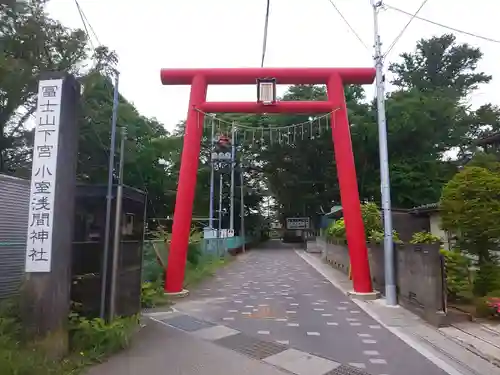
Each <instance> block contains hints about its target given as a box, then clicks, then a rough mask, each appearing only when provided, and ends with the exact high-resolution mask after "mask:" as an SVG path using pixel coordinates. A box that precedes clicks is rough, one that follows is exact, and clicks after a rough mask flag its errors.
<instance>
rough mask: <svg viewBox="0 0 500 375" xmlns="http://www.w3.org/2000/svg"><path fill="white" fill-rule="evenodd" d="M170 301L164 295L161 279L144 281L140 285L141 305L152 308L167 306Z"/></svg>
mask: <svg viewBox="0 0 500 375" xmlns="http://www.w3.org/2000/svg"><path fill="white" fill-rule="evenodd" d="M171 304H172V301H171V300H170V299H169V298H168V297H167V296H166V295H165V291H164V288H163V280H160V279H158V280H157V281H154V282H152V281H144V282H143V283H142V286H141V307H142V308H145V309H147V308H154V307H160V306H169V305H171Z"/></svg>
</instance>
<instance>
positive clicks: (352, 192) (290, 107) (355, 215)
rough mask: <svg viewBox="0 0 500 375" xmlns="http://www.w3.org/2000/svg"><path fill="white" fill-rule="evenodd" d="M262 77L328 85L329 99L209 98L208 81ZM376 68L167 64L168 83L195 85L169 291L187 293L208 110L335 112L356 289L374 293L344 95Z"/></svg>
mask: <svg viewBox="0 0 500 375" xmlns="http://www.w3.org/2000/svg"><path fill="white" fill-rule="evenodd" d="M259 78H274V79H275V80H276V82H277V83H278V84H285V85H293V84H326V86H327V91H328V100H327V101H301V102H293V101H290V102H289V101H286V102H276V103H274V104H273V105H263V104H262V103H257V102H207V101H206V94H207V86H208V85H210V84H212V85H249V84H256V81H257V79H259ZM374 79H375V69H374V68H243V69H162V70H161V81H162V83H163V84H164V85H191V95H190V98H189V108H188V115H187V120H186V133H185V136H184V146H183V149H182V157H181V169H180V173H179V181H178V186H177V197H176V202H175V210H174V223H173V227H172V238H171V243H170V249H169V255H168V265H167V272H166V280H165V292H167V293H172V294H178V293H182V292H183V282H184V271H185V267H186V256H187V248H188V242H189V233H190V229H191V220H192V212H193V201H194V193H195V187H196V177H197V171H198V161H199V154H200V144H201V137H202V133H203V120H204V113H217V112H219V113H220V112H226V113H305V114H312V113H329V112H332V111H333V112H332V115H331V122H330V124H331V127H332V137H333V145H334V154H335V161H336V164H337V175H338V180H339V186H340V197H341V203H342V208H343V212H344V220H345V225H346V237H347V244H348V247H349V257H350V260H351V268H352V279H353V289H354V291H355V292H356V293H360V294H365V293H366V294H369V293H372V292H373V289H372V283H371V277H370V267H369V264H368V251H367V247H366V238H365V231H364V225H363V219H362V217H361V205H360V201H359V192H358V183H357V179H356V169H355V164H354V156H353V152H352V142H351V133H350V129H349V122H348V119H347V108H346V102H345V95H344V87H343V86H344V85H346V84H370V83H372V82H373V80H374Z"/></svg>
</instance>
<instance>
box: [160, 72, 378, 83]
mask: <svg viewBox="0 0 500 375" xmlns="http://www.w3.org/2000/svg"><path fill="white" fill-rule="evenodd" d="M333 75H339V76H340V78H341V80H342V83H343V84H344V85H349V84H356V85H364V84H370V83H372V82H373V80H374V79H375V68H208V69H162V70H161V73H160V76H161V82H162V84H164V85H190V84H191V83H192V82H193V78H194V77H195V76H203V77H204V79H205V80H206V84H208V85H253V84H255V82H256V80H257V78H275V79H276V83H277V84H280V85H299V84H302V85H320V84H326V83H327V82H328V80H329V79H330V77H332V76H333Z"/></svg>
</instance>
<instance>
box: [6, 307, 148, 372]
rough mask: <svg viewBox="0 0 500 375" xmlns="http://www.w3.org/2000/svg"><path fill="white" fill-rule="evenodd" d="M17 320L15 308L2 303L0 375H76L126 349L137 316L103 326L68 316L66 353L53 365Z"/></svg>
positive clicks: (99, 322)
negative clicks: (68, 340)
mask: <svg viewBox="0 0 500 375" xmlns="http://www.w3.org/2000/svg"><path fill="white" fill-rule="evenodd" d="M19 316H20V314H19V309H18V306H17V304H15V303H12V302H11V301H8V302H5V301H4V302H3V303H2V304H1V305H0V374H1V375H77V374H79V373H81V372H82V371H83V370H84V369H85V368H86V367H88V366H90V365H92V364H96V363H99V362H102V361H103V360H104V359H106V358H107V357H109V356H110V355H111V354H113V353H116V352H118V351H120V350H122V349H124V348H125V347H127V346H128V345H129V343H130V339H131V337H132V335H133V334H134V333H135V331H136V330H137V327H138V324H137V323H138V317H137V316H134V317H127V318H116V319H115V320H114V321H113V322H112V323H110V324H107V323H105V322H104V321H103V320H101V319H86V318H82V317H80V316H78V315H77V314H72V315H71V316H70V317H69V322H68V324H69V328H70V353H69V354H68V355H67V356H66V357H65V358H63V359H62V360H59V361H53V360H51V359H49V358H47V357H46V356H45V355H44V354H43V353H42V352H41V350H39V349H37V348H36V347H35V346H34V345H33V343H31V342H29V341H27V340H26V339H25V338H24V337H23V334H24V333H23V329H22V323H21V321H20V320H19Z"/></svg>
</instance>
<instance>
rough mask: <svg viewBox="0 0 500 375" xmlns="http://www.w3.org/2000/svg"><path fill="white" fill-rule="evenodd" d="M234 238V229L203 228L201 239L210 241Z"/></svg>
mask: <svg viewBox="0 0 500 375" xmlns="http://www.w3.org/2000/svg"><path fill="white" fill-rule="evenodd" d="M229 237H234V229H221V230H220V231H218V230H217V229H211V228H205V229H204V230H203V238H204V239H206V240H211V239H215V238H229Z"/></svg>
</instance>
